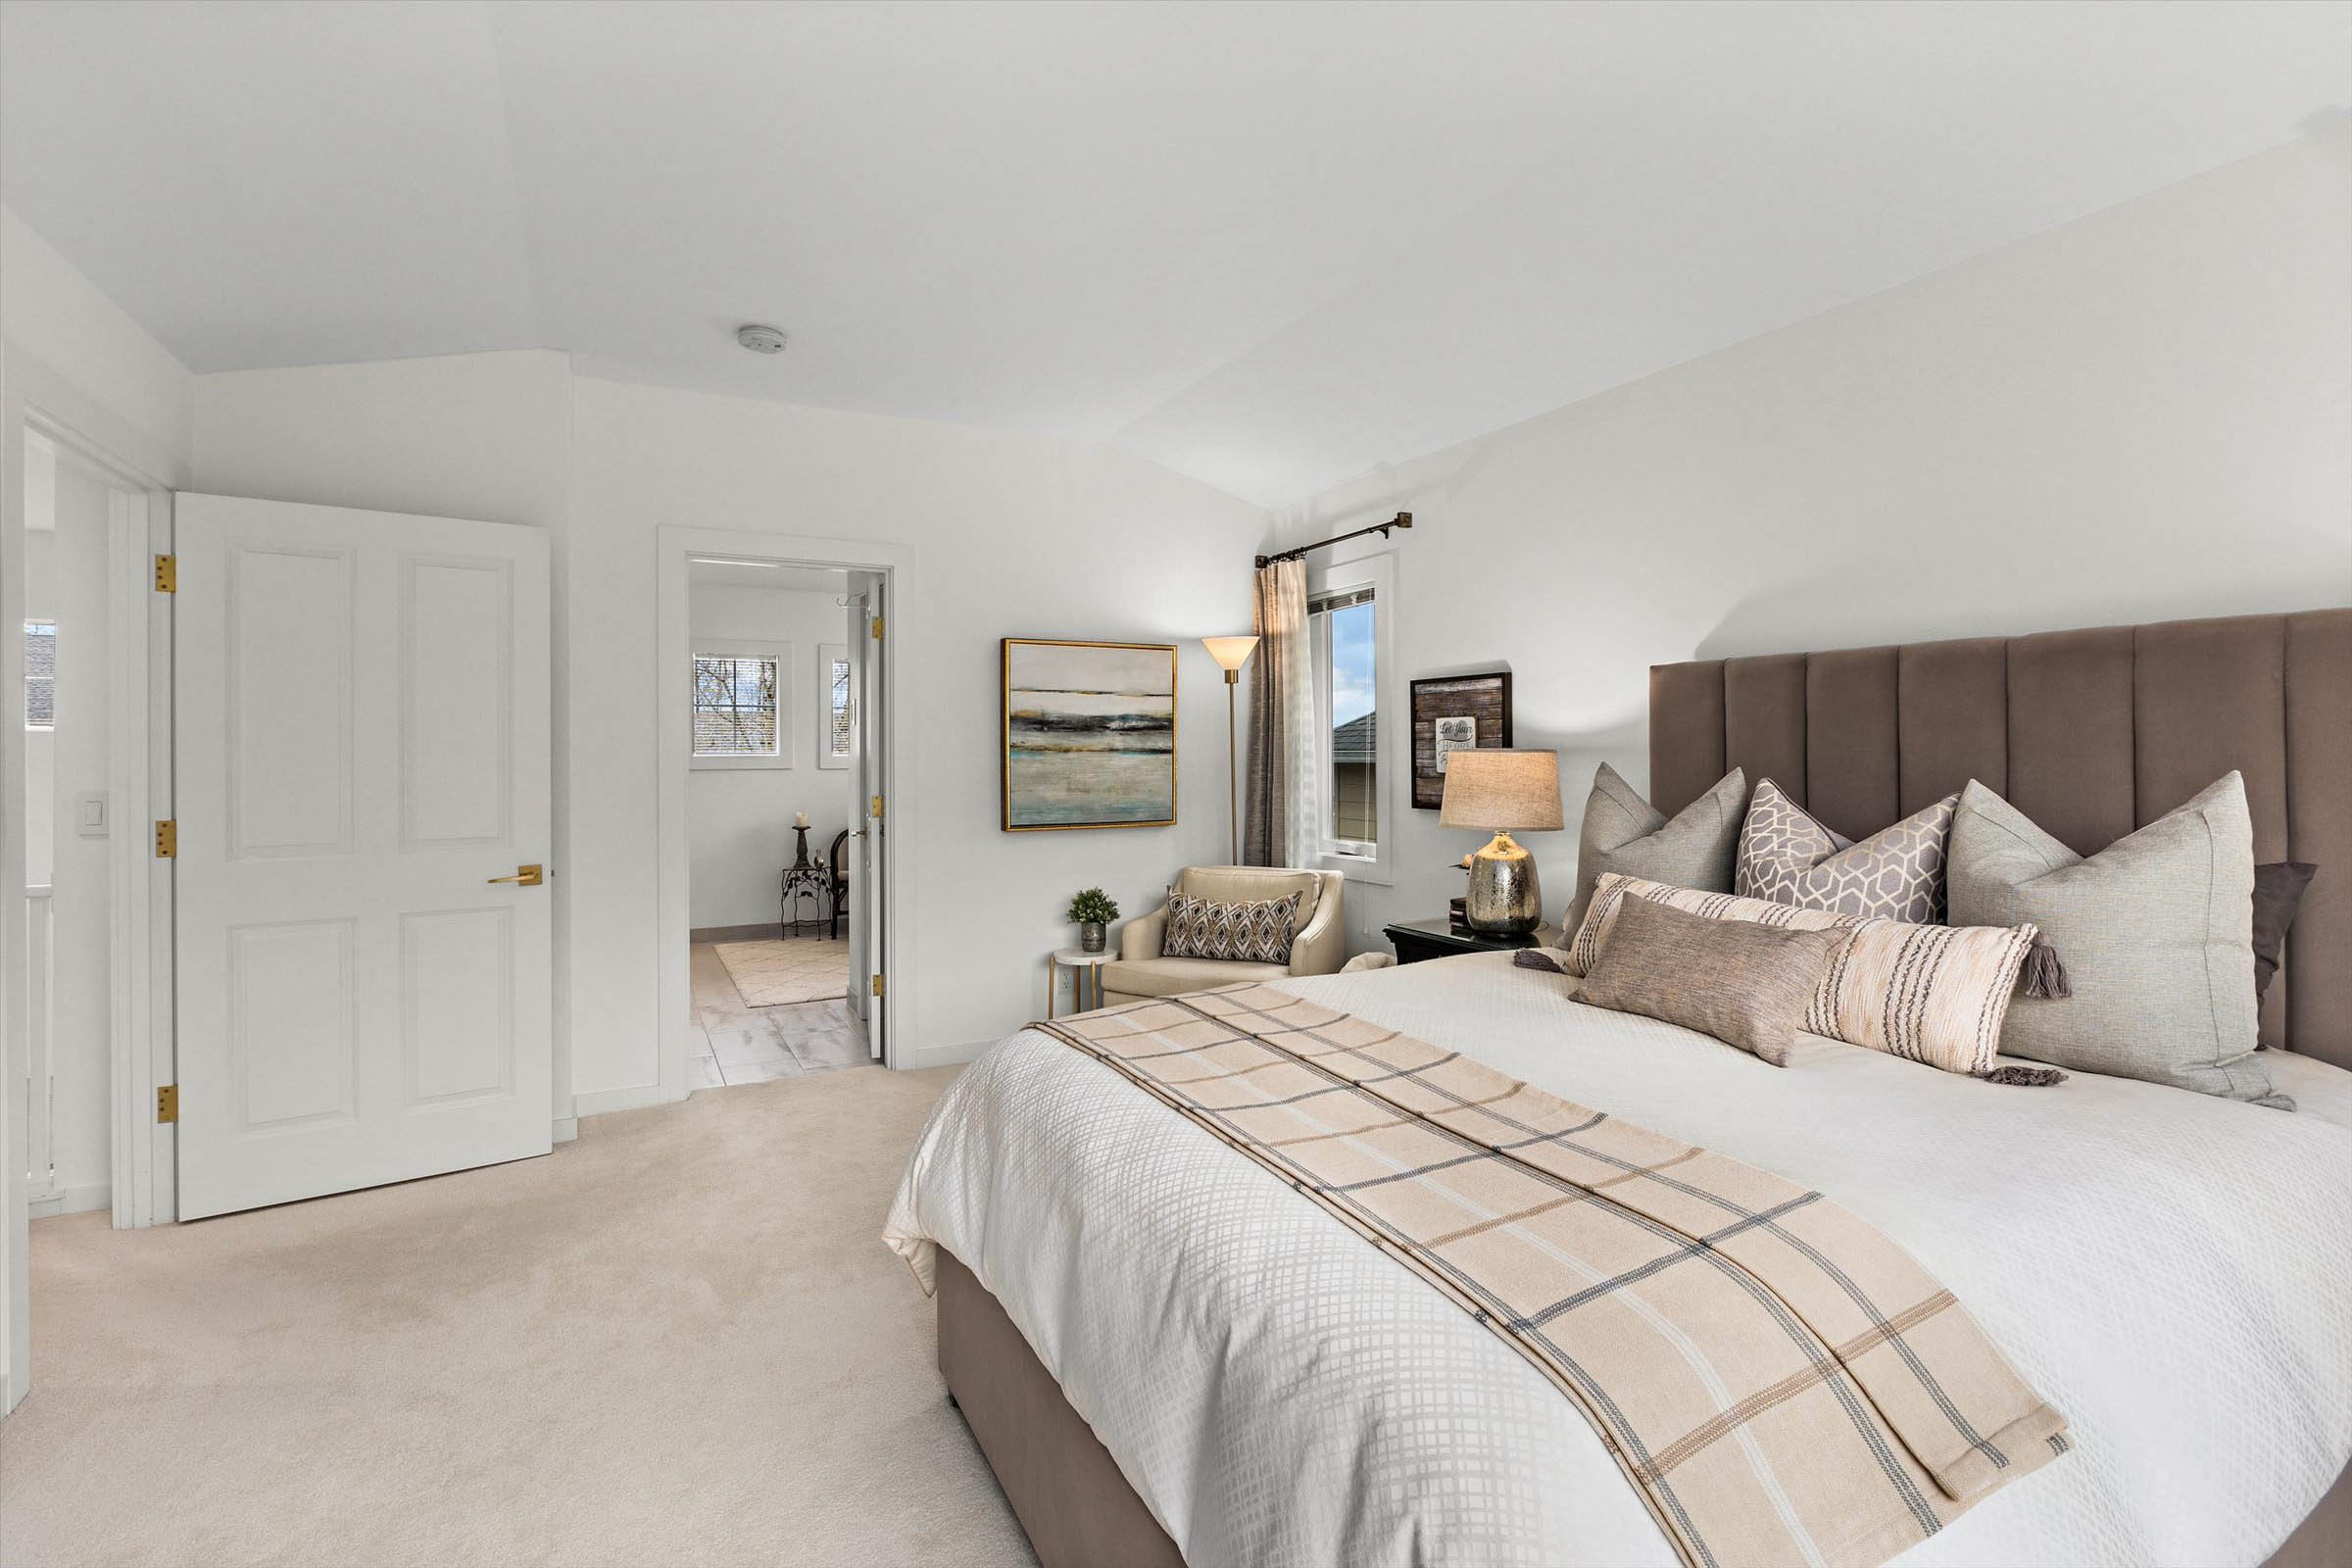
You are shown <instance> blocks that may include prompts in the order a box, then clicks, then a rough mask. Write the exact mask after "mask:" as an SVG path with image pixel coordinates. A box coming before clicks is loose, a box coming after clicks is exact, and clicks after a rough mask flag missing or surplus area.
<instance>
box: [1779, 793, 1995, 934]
mask: <svg viewBox="0 0 2352 1568" xmlns="http://www.w3.org/2000/svg"><path fill="white" fill-rule="evenodd" d="M1959 806H1960V797H1959V796H1958V795H1956V794H1955V795H1946V796H1945V797H1944V798H1943V799H1942V800H1940V801H1937V802H1936V804H1935V805H1934V806H1931V807H1929V808H1928V809H1926V810H1924V811H1920V812H1918V813H1916V814H1914V815H1911V816H1907V817H1905V818H1903V819H1902V820H1901V821H1900V822H1897V823H1895V824H1894V826H1892V827H1890V828H1886V829H1883V830H1881V831H1880V832H1877V833H1874V834H1872V835H1871V836H1870V837H1869V838H1866V839H1864V840H1863V841H1862V842H1861V843H1859V844H1856V843H1855V842H1853V840H1851V839H1848V838H1844V837H1842V836H1840V835H1839V834H1838V833H1837V832H1836V831H1835V830H1833V829H1832V828H1830V827H1828V826H1827V825H1825V824H1824V823H1822V822H1821V821H1819V820H1818V819H1816V818H1815V817H1814V816H1813V814H1812V813H1811V812H1809V811H1807V810H1806V809H1804V808H1803V807H1801V806H1799V805H1797V804H1796V803H1795V802H1794V801H1792V800H1790V799H1789V796H1788V793H1787V792H1786V791H1784V790H1783V789H1782V788H1781V787H1780V786H1779V785H1778V784H1775V783H1774V782H1773V781H1772V780H1770V779H1765V780H1763V781H1762V782H1760V783H1758V784H1757V785H1756V794H1755V799H1754V800H1752V801H1750V802H1749V803H1748V807H1747V822H1746V825H1744V826H1743V827H1741V828H1740V855H1739V858H1738V860H1737V861H1736V862H1735V863H1734V866H1733V878H1732V891H1733V892H1734V893H1736V894H1738V895H1739V896H1740V897H1741V898H1743V899H1769V900H1771V901H1772V902H1773V903H1775V904H1788V905H1793V906H1794V907H1797V908H1800V909H1827V910H1829V911H1831V912H1832V913H1834V914H1856V915H1863V916H1866V917H1876V918H1880V919H1887V920H1908V921H1910V922H1911V923H1912V924H1913V925H1940V924H1942V923H1943V907H1944V892H1943V859H1944V849H1945V846H1946V845H1947V844H1948V843H1949V842H1950V840H1951V836H1952V813H1953V812H1954V811H1956V810H1957V809H1959Z"/></svg>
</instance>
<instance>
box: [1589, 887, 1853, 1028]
mask: <svg viewBox="0 0 2352 1568" xmlns="http://www.w3.org/2000/svg"><path fill="white" fill-rule="evenodd" d="M1844 942H1845V934H1844V933H1843V932H1841V931H1776V930H1773V929H1771V928H1770V927H1768V926H1763V925H1759V924H1756V923H1754V922H1753V921H1746V920H1709V919H1707V918H1705V917H1704V916H1702V915H1696V914H1690V913H1686V912H1685V911H1683V910H1681V909H1678V908H1676V907H1673V906H1672V905H1669V904H1659V903H1656V902H1654V901H1652V900H1649V899H1643V898H1629V899H1626V900H1624V901H1623V902H1622V903H1620V904H1619V906H1618V909H1617V919H1616V923H1615V924H1614V925H1613V926H1611V927H1610V929H1609V941H1608V946H1607V948H1606V949H1605V950H1603V952H1602V953H1601V955H1600V959H1599V961H1598V962H1596V963H1594V964H1593V972H1592V973H1591V974H1589V975H1587V976H1585V984H1584V987H1583V989H1582V990H1580V991H1579V992H1578V993H1577V995H1576V1000H1577V1001H1579V1002H1581V1003H1584V1004H1585V1005H1587V1006H1593V1007H1606V1008H1608V1009H1609V1010H1610V1011H1611V1012H1638V1013H1640V1014H1642V1016H1643V1017H1645V1018H1662V1019H1664V1020H1665V1021H1666V1022H1668V1023H1679V1024H1681V1025H1682V1026H1683V1027H1684V1028H1686V1029H1695V1030H1697V1031H1698V1032H1699V1033H1700V1034H1702V1035H1713V1036H1714V1037H1715V1038H1716V1039H1718V1040H1720V1041H1722V1042H1723V1043H1724V1044H1725V1045H1727V1046H1737V1047H1739V1048H1740V1050H1741V1051H1744V1052H1746V1053H1747V1054H1749V1055H1751V1056H1761V1057H1763V1058H1764V1059H1765V1060H1766V1061H1769V1062H1771V1063H1772V1064H1773V1065H1774V1066H1775V1067H1786V1066H1788V1065H1789V1047H1790V1046H1791V1045H1793V1044H1795V1043H1796V1032H1797V1031H1798V1030H1799V1029H1802V1028H1804V1027H1805V1017H1806V1014H1807V1012H1808V1010H1809V1009H1810V1007H1811V1005H1812V1002H1813V998H1814V996H1815V995H1816V994H1817V993H1818V992H1819V991H1820V989H1821V981H1822V976H1823V974H1824V972H1825V971H1826V970H1827V969H1828V968H1829V964H1830V960H1831V959H1832V958H1833V957H1835V956H1837V952H1838V949H1839V948H1840V947H1842V946H1844Z"/></svg>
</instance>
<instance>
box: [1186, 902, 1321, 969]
mask: <svg viewBox="0 0 2352 1568" xmlns="http://www.w3.org/2000/svg"><path fill="white" fill-rule="evenodd" d="M1301 897H1302V895H1300V894H1298V893H1291V894H1286V895H1284V896H1283V897H1282V898H1279V899H1250V900H1246V901H1240V902H1236V903H1232V904H1224V903H1219V902H1218V901H1216V900H1214V899H1196V898H1193V897H1191V896H1189V895H1187V894H1183V893H1179V892H1177V891H1176V890H1175V889H1174V888H1170V889H1168V925H1167V930H1166V931H1165V932H1164V933H1163V934H1162V935H1161V936H1160V939H1159V956H1161V957H1163V958H1222V959H1224V960H1225V961H1227V962H1229V963H1288V962H1290V961H1291V937H1292V934H1293V931H1294V929H1295V928H1296V927H1297V925H1298V923H1299V899H1300V898H1301Z"/></svg>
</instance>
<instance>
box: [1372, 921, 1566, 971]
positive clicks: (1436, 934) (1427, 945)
mask: <svg viewBox="0 0 2352 1568" xmlns="http://www.w3.org/2000/svg"><path fill="white" fill-rule="evenodd" d="M1383 934H1384V935H1386V936H1387V937H1388V939H1389V946H1391V947H1393V948H1395V949H1396V950H1397V962H1398V963H1419V962H1420V961H1421V960H1422V959H1423V958H1450V957H1453V956H1455V955H1457V954H1463V953H1510V952H1513V951H1515V950H1517V949H1520V948H1548V947H1551V946H1554V945H1555V944H1557V942H1558V941H1559V936H1560V933H1559V932H1558V930H1556V929H1555V928H1553V927H1551V926H1547V925H1540V926H1538V927H1536V929H1535V930H1533V931H1531V932H1529V933H1528V934H1527V935H1526V936H1523V937H1490V936H1483V935H1481V934H1480V933H1478V932H1476V931H1456V930H1455V929H1454V928H1453V924H1452V922H1451V921H1448V920H1444V919H1439V920H1399V921H1397V923H1396V924H1395V925H1393V926H1390V927H1388V929H1387V930H1386V931H1385V932H1384V933H1383Z"/></svg>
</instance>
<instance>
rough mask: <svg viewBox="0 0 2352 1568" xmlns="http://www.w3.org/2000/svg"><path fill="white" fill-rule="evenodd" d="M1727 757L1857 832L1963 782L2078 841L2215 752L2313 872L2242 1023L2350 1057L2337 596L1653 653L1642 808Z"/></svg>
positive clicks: (2125, 819) (2287, 852)
mask: <svg viewBox="0 0 2352 1568" xmlns="http://www.w3.org/2000/svg"><path fill="white" fill-rule="evenodd" d="M1734 767H1741V768H1745V769H1746V770H1747V777H1748V781H1749V782H1750V783H1751V784H1752V783H1754V781H1755V780H1757V779H1759V778H1766V777H1769V778H1771V779H1773V780H1774V781H1775V782H1777V783H1779V784H1780V785H1781V786H1782V787H1783V788H1784V789H1787V790H1788V791H1789V792H1790V793H1791V794H1793V795H1794V796H1795V797H1796V798H1797V799H1798V800H1799V801H1801V802H1802V803H1803V804H1804V805H1805V807H1806V809H1809V810H1811V811H1812V812H1813V813H1814V814H1815V815H1816V816H1819V817H1820V818H1821V819H1822V820H1823V821H1824V822H1827V823H1828V824H1829V825H1830V826H1832V827H1834V828H1836V829H1837V830H1838V832H1840V833H1843V834H1845V835H1846V836H1848V837H1849V838H1856V839H1858V838H1862V837H1864V836H1865V835H1867V834H1871V833H1875V832H1877V831H1878V830H1879V829H1880V828H1883V827H1885V826H1887V824H1889V823H1891V822H1896V821H1899V820H1901V819H1902V818H1903V817H1905V816H1907V815H1909V814H1910V813H1911V812H1913V811H1916V810H1918V809H1920V808H1922V807H1924V806H1927V805H1928V804H1930V803H1931V802H1933V801H1936V800H1937V799H1939V798H1940V797H1942V796H1945V795H1948V794H1950V793H1951V792H1952V791H1954V790H1956V789H1958V788H1960V786H1961V785H1963V784H1965V783H1966V782H1967V781H1968V780H1969V779H1971V778H1977V779H1982V780H1983V781H1984V782H1985V785H1986V786H1988V787H1989V788H1991V789H1994V790H1997V791H1999V792H2000V793H2001V794H2002V795H2005V796H2007V797H2008V798H2009V800H2010V801H2011V802H2012V803H2014V804H2015V805H2016V806H2017V808H2018V809H2020V810H2022V811H2024V812H2025V813H2026V814H2027V815H2028V816H2031V817H2032V818H2033V819H2034V821H2036V822H2038V823H2040V824H2041V825H2042V826H2043V827H2045V828H2047V829H2048V830H2049V831H2050V832H2051V833H2052V834H2054V835H2055V836H2057V837H2058V838H2060V839H2062V840H2064V841H2065V842H2066V843H2067V844H2068V845H2069V846H2070V847H2072V848H2073V849H2074V850H2075V851H2077V852H2078V853H2080V854H2083V855H2089V854H2093V853H2095V852H2097V851H2099V850H2101V849H2104V848H2105V847H2106V846H2108V845H2109V844H2112V843H2114V842H2115V841H2116V840H2117V839H2119V838H2122V837H2123V836H2124V835H2125V834H2127V833H2129V832H2131V830H2132V829H2133V828H2136V827H2139V826H2141V825H2143V824H2145V823H2147V822H2149V821H2151V820H2153V819H2154V818H2156V817H2158V816H2161V815H2163V814H2164V813H2165V812H2166V811H2169V810H2171V809H2173V808H2174V807H2176V806H2179V805H2180V803H2181V802H2183V801H2185V800H2187V799H2188V798H2189V797H2190V796H2191V795H2194V794H2195V793H2196V792H2197V791H2199V790H2201V789H2203V788H2204V787H2205V786H2206V785H2208V784H2210V783H2212V782H2213V781H2214V780H2215V779H2217V778H2219V777H2221V776H2222V775H2223V774H2224V773H2227V772H2229V770H2230V769H2231V768H2236V769H2237V770H2238V771H2239V772H2241V773H2243V774H2244V775H2245V778H2246V799H2247V803H2248V805H2250V806H2251V807H2252V808H2253V812H2254V858H2255V859H2256V860H2258V861H2268V860H2308V861H2311V862H2312V863H2314V864H2316V865H2317V866H2319V868H2320V869H2319V874H2318V875H2317V876H2316V877H2314V878H2313V879H2312V884H2311V888H2310V891H2309V892H2307V893H2306V894H2305V895H2304V896H2303V905H2302V908H2301V910H2300V911H2299V912H2298V913H2297V914H2296V916H2295V923H2294V927H2293V929H2292V930H2291V931H2290V932H2289V933H2288V938H2287V952H2286V959H2285V962H2284V965H2283V967H2282V970H2281V972H2280V974H2279V976H2278V980H2277V981H2276V982H2275V983H2274V984H2273V985H2272V987H2271V991H2270V995H2269V997H2268V998H2266V999H2265V1003H2264V1006H2263V1017H2262V1034H2263V1039H2264V1041H2265V1042H2267V1043H2269V1044H2271V1045H2275V1046H2276V1045H2284V1046H2289V1047H2291V1048H2293V1049H2294V1050H2297V1051H2301V1052H2306V1053H2308V1054H2312V1055H2315V1056H2321V1057H2325V1058H2326V1059H2327V1060H2329V1061H2333V1062H2335V1063H2337V1064H2338V1065H2339V1066H2345V1067H2352V610H2317V611H2310V612H2307V613H2301V614H2293V615H2240V616H2235V617H2232V618H2229V619H2226V620H2176V621H2167V622H2164V623H2162V624H2159V625H2152V626H2111V627H2106V628H2103V629H2100V630H2096V631H2058V632H2043V633H2040V634H2037V635H2035V636H2031V637H1986V638H1981V639H1975V640H1970V641H1962V642H1945V643H1910V644H1906V645H1904V646H1902V647H1899V648H1855V649H1847V650H1842V651H1840V652H1838V653H1827V654H1774V655H1768V656H1765V657H1762V658H1756V659H1722V660H1708V661H1702V662H1694V663H1688V664H1658V665H1654V666H1652V668H1651V669H1650V672H1649V783H1650V792H1649V793H1650V800H1651V801H1652V803H1654V804H1655V805H1656V806H1657V808H1658V809H1660V810H1662V811H1666V812H1669V813H1671V812H1674V811H1678V810H1681V809H1683V808H1684V807H1685V806H1688V805H1689V804H1690V803H1691V801H1693V800H1695V799H1696V798H1697V797H1698V796H1699V794H1700V793H1701V792H1702V791H1704V790H1705V789H1706V788H1707V787H1708V786H1709V785H1711V784H1713V783H1714V782H1715V781H1716V780H1717V779H1719V778H1721V777H1722V776H1723V775H1724V774H1725V773H1726V772H1728V771H1729V770H1730V769H1732V768H1734Z"/></svg>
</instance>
